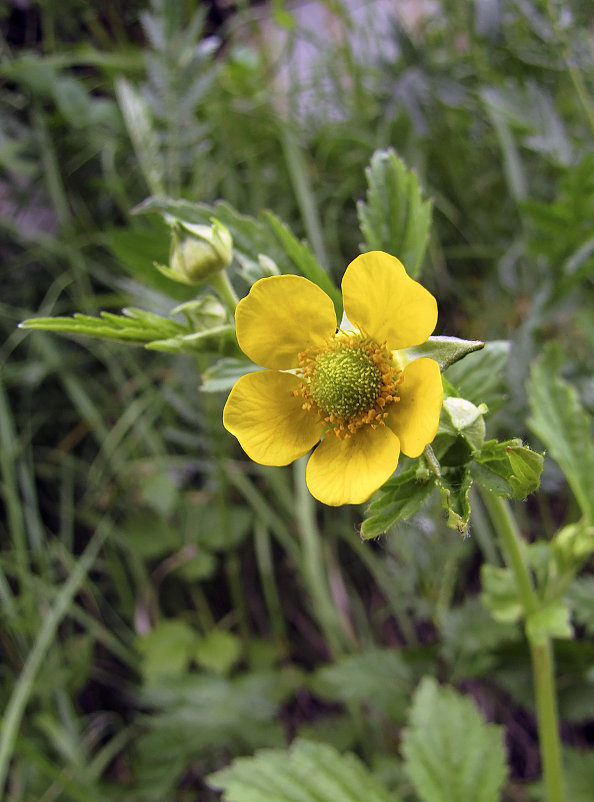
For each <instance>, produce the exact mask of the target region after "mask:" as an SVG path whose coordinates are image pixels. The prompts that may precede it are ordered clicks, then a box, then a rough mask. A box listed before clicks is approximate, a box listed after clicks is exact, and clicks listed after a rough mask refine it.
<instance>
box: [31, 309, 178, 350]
mask: <svg viewBox="0 0 594 802" xmlns="http://www.w3.org/2000/svg"><path fill="white" fill-rule="evenodd" d="M19 327H20V328H23V329H41V330H43V331H57V332H60V333H62V334H83V335H86V336H89V337H100V338H102V339H105V340H116V341H118V342H125V343H130V344H132V345H145V344H146V343H149V342H151V341H153V340H160V339H163V338H169V337H174V336H177V335H180V334H181V335H184V334H187V333H188V326H187V324H185V323H178V322H177V321H175V320H170V319H168V318H164V317H160V316H159V315H154V314H152V313H151V312H145V311H143V310H142V309H134V308H128V309H123V310H122V314H121V315H114V314H112V313H111V312H101V313H100V315H99V317H92V316H91V315H83V314H80V313H76V314H74V315H72V317H38V318H30V319H29V320H24V321H23V322H22V323H20V324H19Z"/></svg>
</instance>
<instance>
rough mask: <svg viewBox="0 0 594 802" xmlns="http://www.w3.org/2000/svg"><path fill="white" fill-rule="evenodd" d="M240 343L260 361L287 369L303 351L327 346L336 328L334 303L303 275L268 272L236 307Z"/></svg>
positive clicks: (259, 362) (295, 363)
mask: <svg viewBox="0 0 594 802" xmlns="http://www.w3.org/2000/svg"><path fill="white" fill-rule="evenodd" d="M235 324H236V328H237V342H238V343H239V347H240V348H241V350H242V351H243V353H244V354H245V355H246V356H248V357H249V358H250V359H251V360H252V361H253V362H255V363H256V364H257V365H262V367H264V368H272V369H276V370H288V369H289V368H295V367H297V365H298V364H299V359H298V356H297V355H298V354H299V352H300V351H304V350H305V349H306V348H308V347H309V346H312V345H323V343H325V342H326V341H327V340H328V338H329V337H331V336H332V335H333V334H334V332H335V331H336V312H335V310H334V304H333V303H332V301H331V299H330V298H329V296H328V295H326V293H325V292H324V291H323V290H321V289H320V288H319V287H318V285H317V284H314V283H313V282H312V281H309V279H306V278H303V276H288V275H285V276H269V277H268V278H262V279H260V280H259V281H256V283H255V284H254V285H253V286H252V288H251V290H250V291H249V293H248V295H247V296H246V297H245V298H243V299H242V300H241V301H240V302H239V303H238V304H237V309H236V310H235Z"/></svg>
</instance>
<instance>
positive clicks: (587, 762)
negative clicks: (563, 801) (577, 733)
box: [563, 747, 594, 802]
mask: <svg viewBox="0 0 594 802" xmlns="http://www.w3.org/2000/svg"><path fill="white" fill-rule="evenodd" d="M563 764H564V768H565V784H566V792H567V799H569V800H571V802H591V800H592V788H594V754H593V753H592V750H591V749H590V750H589V751H587V752H586V751H584V752H581V751H578V750H577V749H571V748H569V747H565V749H564V750H563Z"/></svg>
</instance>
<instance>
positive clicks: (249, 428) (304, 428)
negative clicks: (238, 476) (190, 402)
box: [223, 370, 323, 465]
mask: <svg viewBox="0 0 594 802" xmlns="http://www.w3.org/2000/svg"><path fill="white" fill-rule="evenodd" d="M298 387H299V380H298V379H297V377H296V376H294V375H293V374H292V373H279V372H278V371H275V370H267V371H261V372H258V373H247V374H246V375H245V376H242V377H241V379H238V381H236V382H235V384H234V385H233V388H232V390H231V392H230V393H229V397H228V398H227V403H226V404H225V408H224V409H223V425H224V426H225V428H226V429H227V430H228V431H229V432H231V434H234V435H235V437H237V439H238V440H239V442H240V444H241V447H242V448H243V450H244V451H245V453H246V454H247V455H248V457H250V458H251V459H253V460H254V462H259V463H260V464H261V465H288V464H289V462H293V460H295V459H298V458H299V457H302V456H303V455H304V454H307V452H308V451H309V450H310V448H312V447H313V446H314V445H315V444H316V443H317V441H318V440H319V439H320V437H321V435H322V432H323V425H322V424H321V423H320V422H319V421H318V419H317V418H316V416H315V414H314V413H313V412H307V411H306V410H304V409H302V408H301V405H302V403H303V398H302V397H301V396H298V397H293V396H292V395H291V391H292V390H296V389H297V388H298Z"/></svg>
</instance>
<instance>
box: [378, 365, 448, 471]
mask: <svg viewBox="0 0 594 802" xmlns="http://www.w3.org/2000/svg"><path fill="white" fill-rule="evenodd" d="M398 395H399V396H400V401H398V402H397V403H396V404H393V405H392V407H391V409H390V415H389V417H388V425H389V426H390V428H391V429H392V430H393V431H394V432H396V434H397V436H398V439H399V440H400V448H401V449H402V453H403V454H406V456H407V457H418V456H419V455H420V454H422V453H423V449H424V448H425V446H426V445H427V444H428V443H430V442H431V441H432V440H433V438H434V437H435V435H436V434H437V427H438V425H439V413H440V412H441V405H442V403H443V387H442V384H441V373H440V371H439V365H438V364H437V362H435V360H433V359H427V358H426V357H423V358H422V359H415V360H414V362H411V363H410V364H409V365H408V366H407V367H406V368H405V369H404V374H403V381H402V384H399V385H398Z"/></svg>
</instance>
